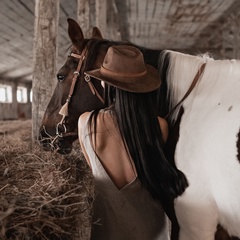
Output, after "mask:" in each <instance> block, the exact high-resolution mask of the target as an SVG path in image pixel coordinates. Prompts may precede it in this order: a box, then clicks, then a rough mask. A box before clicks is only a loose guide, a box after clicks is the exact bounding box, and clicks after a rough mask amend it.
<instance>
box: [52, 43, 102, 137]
mask: <svg viewBox="0 0 240 240" xmlns="http://www.w3.org/2000/svg"><path fill="white" fill-rule="evenodd" d="M87 52H88V50H87V46H85V48H84V49H83V51H82V53H81V54H77V53H72V52H71V53H70V54H69V56H70V57H74V58H77V59H79V62H78V65H77V69H76V71H74V73H73V74H74V76H73V79H72V83H71V87H70V90H69V93H68V97H67V99H66V103H65V104H64V105H63V106H62V107H61V109H60V111H59V114H60V115H62V119H61V120H60V122H59V123H58V124H57V125H56V137H55V138H54V141H55V140H56V139H57V138H58V137H60V138H63V137H69V136H76V135H78V133H76V132H67V127H66V125H65V118H66V116H69V113H68V106H69V103H70V101H71V97H72V94H73V92H74V88H75V86H76V82H77V79H78V76H79V74H80V71H81V68H82V66H83V62H84V60H85V59H86V56H87ZM84 80H85V81H86V82H87V83H88V86H89V88H90V90H91V92H92V94H93V95H96V96H97V97H98V98H99V100H100V101H101V102H102V103H104V100H103V98H102V96H101V95H100V94H99V92H98V91H97V89H96V88H95V86H94V85H93V83H92V82H91V78H90V77H89V76H87V75H86V76H85V77H84Z"/></svg>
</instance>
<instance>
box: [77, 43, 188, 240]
mask: <svg viewBox="0 0 240 240" xmlns="http://www.w3.org/2000/svg"><path fill="white" fill-rule="evenodd" d="M85 74H86V75H87V76H88V77H89V76H90V77H93V78H96V79H98V80H100V81H102V82H104V84H105V87H106V88H105V90H106V89H109V91H108V98H107V99H106V101H107V102H108V105H109V107H107V108H105V109H102V110H95V111H92V112H90V113H89V112H86V113H84V114H82V115H81V116H80V118H79V125H78V126H79V140H80V144H81V148H82V151H83V153H84V155H85V157H86V160H87V162H88V164H89V166H90V167H91V169H92V172H93V176H94V179H95V189H96V199H95V201H94V209H93V221H94V223H95V224H94V225H93V229H92V238H91V239H98V240H101V239H104V240H120V239H121V240H153V239H154V240H155V239H157V240H167V239H169V227H168V221H167V219H166V216H165V214H164V211H163V209H162V206H161V203H160V201H162V200H163V199H164V198H165V197H166V198H167V199H174V198H175V197H177V196H178V195H180V194H182V193H183V191H184V189H185V187H186V186H187V181H186V179H185V177H184V175H183V174H182V173H181V172H180V171H178V170H177V169H176V167H175V166H172V165H171V164H170V163H169V162H168V161H167V160H166V158H165V157H164V153H163V147H164V142H165V141H166V139H167V135H168V127H167V122H166V121H165V120H164V119H163V118H160V117H158V116H157V109H156V101H157V93H158V89H159V87H160V79H159V75H158V72H157V70H156V69H155V68H153V67H152V66H150V65H145V63H144V59H143V55H142V53H141V52H140V51H139V50H138V49H137V48H135V47H133V46H128V45H119V46H113V47H110V48H109V49H108V51H107V54H106V56H105V59H104V62H103V65H102V66H101V68H100V69H97V70H92V71H88V72H86V73H85ZM107 86H108V87H107Z"/></svg>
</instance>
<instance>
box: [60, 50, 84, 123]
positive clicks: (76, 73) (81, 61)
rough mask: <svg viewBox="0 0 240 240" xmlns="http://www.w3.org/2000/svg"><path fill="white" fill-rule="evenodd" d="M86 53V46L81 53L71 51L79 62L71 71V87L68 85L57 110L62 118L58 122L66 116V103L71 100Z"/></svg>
mask: <svg viewBox="0 0 240 240" xmlns="http://www.w3.org/2000/svg"><path fill="white" fill-rule="evenodd" d="M86 54H87V46H86V47H85V48H84V49H83V51H82V53H81V55H79V54H76V53H71V54H70V56H71V57H75V58H78V59H79V62H78V66H77V69H76V71H75V72H74V73H73V74H74V76H73V79H72V84H71V87H70V90H69V93H68V97H67V100H66V103H65V104H64V105H63V106H62V107H61V109H60V111H59V114H60V115H62V120H61V121H60V124H62V123H63V121H64V119H65V117H66V116H68V105H69V103H70V101H71V97H72V94H73V91H74V88H75V85H76V82H77V78H78V76H79V73H80V70H81V68H82V64H83V61H84V59H85V57H86Z"/></svg>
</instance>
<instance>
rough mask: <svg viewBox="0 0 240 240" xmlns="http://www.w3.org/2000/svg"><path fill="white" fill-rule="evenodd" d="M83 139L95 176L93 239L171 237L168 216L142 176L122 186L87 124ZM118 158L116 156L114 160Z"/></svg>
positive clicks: (167, 238)
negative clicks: (103, 161) (106, 164)
mask: <svg viewBox="0 0 240 240" xmlns="http://www.w3.org/2000/svg"><path fill="white" fill-rule="evenodd" d="M82 133H83V134H82V136H79V137H81V140H82V143H83V145H84V147H85V150H86V152H87V154H88V157H89V160H90V163H91V166H92V173H93V176H94V179H95V192H96V196H95V200H94V206H93V225H92V235H91V239H92V240H169V239H170V238H169V226H168V220H167V217H166V215H165V213H164V211H163V209H162V207H161V204H160V203H159V202H158V201H155V200H154V199H153V198H152V197H151V195H150V194H149V192H148V191H147V190H146V189H145V188H143V187H142V186H141V183H140V181H139V179H138V178H135V179H134V180H133V181H132V182H130V183H129V184H127V185H126V186H124V187H123V188H122V189H120V190H119V189H118V188H117V187H116V185H115V184H114V182H112V180H111V178H110V177H109V176H108V174H107V172H106V171H105V169H104V167H103V165H102V164H101V162H100V160H99V159H98V157H97V155H96V154H95V152H94V150H93V148H92V145H91V139H90V137H89V134H88V127H87V125H86V126H85V128H84V131H82ZM113 161H114V159H113Z"/></svg>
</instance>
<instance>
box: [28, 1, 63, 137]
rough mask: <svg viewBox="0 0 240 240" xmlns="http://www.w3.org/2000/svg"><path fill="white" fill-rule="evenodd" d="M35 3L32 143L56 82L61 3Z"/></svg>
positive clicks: (36, 135)
mask: <svg viewBox="0 0 240 240" xmlns="http://www.w3.org/2000/svg"><path fill="white" fill-rule="evenodd" d="M35 4H36V5H35V32H34V44H33V64H34V66H33V85H32V89H33V102H32V122H33V129H32V139H33V141H35V140H36V139H37V137H38V130H39V126H40V124H41V120H42V117H43V115H44V112H45V109H46V107H47V104H48V102H49V100H50V98H51V95H52V92H53V89H54V87H55V82H56V77H55V74H56V59H57V31H58V19H59V0H36V1H35Z"/></svg>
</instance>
